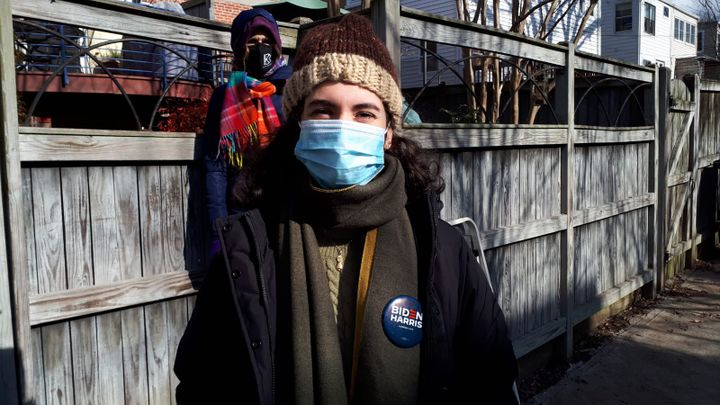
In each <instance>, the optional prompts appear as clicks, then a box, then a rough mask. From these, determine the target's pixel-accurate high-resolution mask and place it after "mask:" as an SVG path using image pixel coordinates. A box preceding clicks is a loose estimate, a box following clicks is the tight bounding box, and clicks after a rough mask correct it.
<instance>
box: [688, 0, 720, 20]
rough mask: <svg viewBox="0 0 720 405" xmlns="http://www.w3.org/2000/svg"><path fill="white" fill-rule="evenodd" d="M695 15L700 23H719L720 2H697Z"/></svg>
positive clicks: (698, 0)
mask: <svg viewBox="0 0 720 405" xmlns="http://www.w3.org/2000/svg"><path fill="white" fill-rule="evenodd" d="M696 1H697V3H696V5H695V9H694V10H693V11H695V14H697V15H698V17H700V21H718V20H719V19H720V0H696Z"/></svg>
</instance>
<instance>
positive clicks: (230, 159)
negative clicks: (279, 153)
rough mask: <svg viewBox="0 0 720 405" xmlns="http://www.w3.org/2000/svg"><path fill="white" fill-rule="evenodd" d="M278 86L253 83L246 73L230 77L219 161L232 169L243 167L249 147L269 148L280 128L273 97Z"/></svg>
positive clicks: (221, 117) (234, 73) (222, 123)
mask: <svg viewBox="0 0 720 405" xmlns="http://www.w3.org/2000/svg"><path fill="white" fill-rule="evenodd" d="M273 94H275V86H274V85H273V84H272V83H270V82H261V81H260V80H256V79H253V78H252V77H250V76H248V75H247V73H245V72H243V71H235V72H232V73H231V74H230V79H229V80H228V83H227V86H226V89H225V98H224V100H223V107H222V111H221V112H220V142H219V143H218V157H220V156H222V157H223V159H224V160H225V161H226V162H227V163H228V164H230V165H232V166H236V167H242V165H243V153H244V152H245V151H246V150H247V148H248V147H249V146H256V145H259V146H260V147H265V146H267V144H268V143H270V141H271V135H272V134H273V132H274V131H275V129H277V128H278V127H279V126H280V119H279V118H278V115H277V111H275V106H274V105H273V103H272V100H271V99H270V96H271V95H273Z"/></svg>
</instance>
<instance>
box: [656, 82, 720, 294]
mask: <svg viewBox="0 0 720 405" xmlns="http://www.w3.org/2000/svg"><path fill="white" fill-rule="evenodd" d="M669 75H670V74H669V72H668V71H667V69H662V70H661V75H660V86H661V88H667V91H665V92H663V93H661V94H660V100H659V116H660V133H661V135H662V136H661V141H660V148H661V152H660V155H661V156H663V157H664V158H663V159H660V162H659V166H658V170H659V172H660V173H663V174H664V175H663V176H661V177H660V182H661V185H660V187H661V188H663V189H664V190H666V193H665V195H664V196H662V197H663V198H662V199H661V200H660V201H659V204H658V205H659V207H660V210H661V211H662V212H663V215H662V217H663V218H664V219H665V220H664V223H662V224H661V225H660V226H662V228H660V232H661V234H662V235H663V237H662V238H661V241H662V243H661V245H660V249H659V251H658V253H659V257H658V260H660V261H665V262H666V263H665V266H664V271H663V272H661V273H659V278H658V284H659V287H660V288H662V286H663V284H664V280H665V279H666V278H668V277H672V276H673V275H674V274H675V273H676V272H677V271H678V270H680V269H682V268H684V267H690V266H692V264H693V261H694V260H696V259H697V257H698V252H697V248H698V246H699V245H700V244H702V243H703V242H706V241H710V242H714V241H715V238H716V233H717V218H720V216H719V215H718V212H717V209H718V194H717V193H718V190H719V189H720V188H719V184H718V168H717V166H715V164H716V162H718V161H720V133H719V132H718V129H719V128H720V114H719V113H720V82H717V81H712V80H704V79H703V80H700V79H699V78H698V77H697V76H694V77H693V76H688V77H686V78H685V79H684V80H679V79H673V80H670V78H669V77H670V76H669Z"/></svg>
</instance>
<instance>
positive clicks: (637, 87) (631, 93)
mask: <svg viewBox="0 0 720 405" xmlns="http://www.w3.org/2000/svg"><path fill="white" fill-rule="evenodd" d="M651 84H652V83H650V82H645V83H640V84H638V85H637V86H635V87H633V89H632V90H631V91H630V94H628V95H627V97H625V100H623V103H622V104H621V105H620V111H619V113H618V115H617V118H615V126H617V125H618V121H620V113H622V112H623V110H624V109H625V105H626V104H627V103H628V101H630V97H633V98H634V99H635V101H636V102H637V103H638V104H640V101H639V100H638V99H637V97H634V95H635V92H636V91H637V90H638V89H641V88H643V87H645V86H650V85H651ZM640 111H641V115H642V117H643V123H647V118H646V117H645V114H644V113H643V112H642V111H643V109H642V108H640Z"/></svg>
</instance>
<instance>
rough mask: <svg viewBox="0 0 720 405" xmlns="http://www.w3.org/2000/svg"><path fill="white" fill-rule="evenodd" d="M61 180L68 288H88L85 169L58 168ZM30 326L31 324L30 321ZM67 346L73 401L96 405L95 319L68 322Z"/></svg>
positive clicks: (90, 274) (89, 265) (89, 253)
mask: <svg viewBox="0 0 720 405" xmlns="http://www.w3.org/2000/svg"><path fill="white" fill-rule="evenodd" d="M60 176H61V182H62V200H63V216H64V228H65V243H66V248H65V255H66V263H67V274H68V276H67V277H68V288H69V289H75V288H83V287H89V286H92V285H93V284H94V282H95V277H94V273H93V268H92V240H91V234H92V231H91V228H90V206H89V190H88V173H87V168H84V167H68V168H61V169H60ZM64 293H65V292H62V293H59V294H60V295H61V294H64ZM30 323H31V324H32V321H31V322H30ZM70 344H71V348H72V365H73V368H72V371H73V380H74V393H75V401H76V402H77V403H81V404H92V403H98V401H99V400H100V399H99V396H98V390H99V375H98V369H99V364H98V362H99V360H100V359H99V358H98V345H97V328H96V325H95V318H94V317H89V318H83V319H78V320H74V321H71V322H70Z"/></svg>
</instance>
